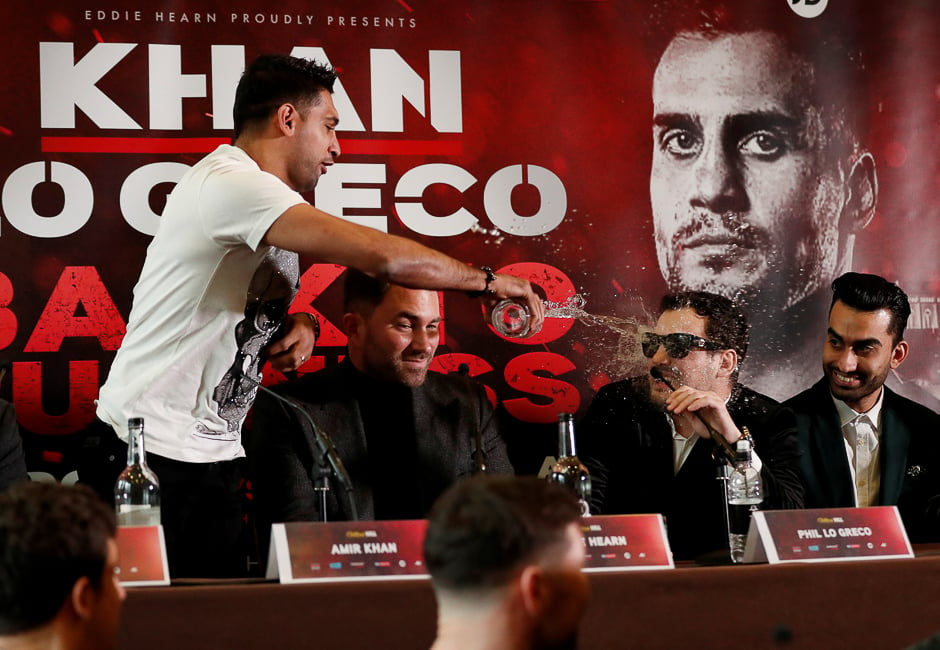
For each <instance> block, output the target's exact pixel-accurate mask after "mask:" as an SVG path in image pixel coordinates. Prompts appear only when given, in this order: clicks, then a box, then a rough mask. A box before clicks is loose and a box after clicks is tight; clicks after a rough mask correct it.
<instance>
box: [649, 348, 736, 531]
mask: <svg viewBox="0 0 940 650" xmlns="http://www.w3.org/2000/svg"><path fill="white" fill-rule="evenodd" d="M650 375H651V376H652V377H653V379H658V380H659V381H661V382H663V383H664V384H666V386H668V387H669V389H670V390H676V388H677V386H676V385H675V384H674V383H673V382H672V381H671V380H670V379H669V378H667V377H666V376H665V375H664V374H663V371H662V370H661V369H660V368H659V367H658V366H654V367H653V368H650ZM693 415H695V417H697V418H698V420H699V422H701V423H702V424H703V425H704V426H705V428H706V429H707V430H708V435H709V437H710V438H711V439H712V440H713V441H714V442H715V447H714V448H713V449H712V460H713V461H714V462H715V474H716V476H715V479H717V480H718V482H719V485H720V486H721V503H722V505H723V506H724V507H723V508H722V511H721V514H722V515H723V518H724V521H725V530H727V531H730V530H731V513H730V510H729V507H728V480H729V479H730V478H731V467H732V465H733V464H734V459H735V456H736V452H735V451H734V449H732V447H731V445H730V444H728V441H727V440H725V437H724V436H723V435H721V434H720V433H718V432H717V431H716V430H715V429H713V428H712V427H711V425H709V424H708V422H706V421H705V418H703V417H702V416H701V415H699V414H698V413H693ZM729 463H731V465H729Z"/></svg>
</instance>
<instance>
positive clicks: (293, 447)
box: [248, 269, 513, 532]
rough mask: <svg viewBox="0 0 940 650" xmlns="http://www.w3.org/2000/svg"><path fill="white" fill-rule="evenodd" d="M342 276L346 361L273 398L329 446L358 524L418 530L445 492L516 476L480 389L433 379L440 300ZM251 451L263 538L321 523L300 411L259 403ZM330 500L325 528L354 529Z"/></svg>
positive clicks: (344, 510)
mask: <svg viewBox="0 0 940 650" xmlns="http://www.w3.org/2000/svg"><path fill="white" fill-rule="evenodd" d="M346 274H347V275H346V278H345V285H344V286H345V297H344V305H343V310H344V312H345V313H344V315H343V328H344V330H345V333H346V336H347V337H348V355H347V356H346V359H344V360H343V361H342V362H341V363H340V364H339V365H338V366H336V367H333V368H328V369H324V370H321V371H319V372H315V373H311V374H308V375H305V376H304V377H302V378H300V379H299V380H296V381H291V382H286V383H284V384H281V385H279V386H277V387H276V388H275V390H276V391H277V392H278V393H279V394H280V395H282V396H284V397H287V398H289V399H290V400H292V401H294V402H295V403H296V404H299V406H300V408H301V409H303V411H305V412H306V413H307V414H309V416H310V417H311V418H312V420H313V421H314V422H315V423H316V425H317V427H318V428H320V429H321V430H322V431H323V432H324V433H326V434H327V435H328V436H329V437H330V438H332V441H333V443H334V444H335V446H336V451H337V453H338V456H339V458H340V460H341V461H342V463H343V464H344V465H345V467H346V469H347V470H348V473H349V476H350V478H351V481H352V484H353V487H354V490H353V492H354V502H355V505H356V511H357V516H358V518H359V519H361V520H376V519H379V520H383V519H384V520H387V519H421V518H424V517H425V516H427V513H428V511H429V510H430V508H431V505H432V503H433V502H434V500H435V499H436V498H437V497H438V496H439V495H440V494H441V493H442V492H443V491H444V490H445V489H446V488H447V487H448V486H449V485H450V484H451V483H453V482H454V481H455V480H457V479H458V478H461V477H464V476H469V475H471V474H472V473H474V472H475V471H477V470H478V469H479V465H481V464H485V466H486V470H487V471H489V472H493V473H500V474H511V473H512V472H513V469H512V465H511V464H510V462H509V459H508V456H507V453H506V447H505V444H504V442H503V440H502V438H501V437H500V434H499V431H498V427H497V422H496V419H495V417H494V411H493V408H492V406H491V404H490V402H489V400H488V398H487V396H486V393H485V391H484V389H483V387H482V386H480V385H478V384H476V383H473V382H471V381H470V380H468V379H467V378H466V377H458V376H447V375H443V374H440V373H436V372H428V366H429V365H430V363H431V360H432V359H433V357H434V352H435V350H436V349H437V345H438V335H439V334H438V327H439V325H440V321H441V315H440V307H439V303H438V295H437V293H436V292H434V291H418V290H412V289H406V288H404V287H401V286H398V285H393V284H389V283H388V282H385V281H382V280H377V279H375V278H372V277H369V276H367V275H366V274H364V273H361V272H359V271H356V270H353V269H349V270H348V271H347V272H346ZM478 437H479V438H480V439H481V440H482V446H483V449H482V451H483V454H482V455H479V456H478V455H477V453H476V451H477V446H476V441H477V439H478ZM248 444H249V449H248V459H249V466H250V468H251V476H252V488H253V492H254V502H255V504H256V508H257V510H258V514H259V517H258V518H259V522H260V525H261V526H262V529H261V530H262V532H263V531H264V527H266V526H267V525H268V523H269V522H283V521H303V520H313V521H316V520H319V519H320V518H321V512H320V505H319V501H318V499H319V497H318V495H317V493H316V491H315V490H314V484H313V481H312V479H311V474H312V472H313V471H314V467H315V465H316V463H317V460H318V457H319V452H318V447H317V443H316V439H315V438H314V433H313V431H312V428H311V426H310V424H309V422H308V421H307V419H306V418H305V417H303V416H302V415H300V414H299V412H298V409H296V408H293V407H291V406H289V405H286V404H284V403H282V402H279V401H277V400H276V399H274V398H272V397H271V396H269V395H265V394H261V395H260V396H259V398H258V401H257V403H256V405H255V412H254V419H253V424H252V429H251V432H250V436H249V441H248ZM332 488H333V489H332V490H330V493H329V501H328V506H327V518H328V520H331V521H332V520H341V519H350V518H351V516H350V509H349V507H348V501H347V495H346V494H345V491H344V490H343V489H342V488H341V486H340V485H338V484H336V481H333V485H332Z"/></svg>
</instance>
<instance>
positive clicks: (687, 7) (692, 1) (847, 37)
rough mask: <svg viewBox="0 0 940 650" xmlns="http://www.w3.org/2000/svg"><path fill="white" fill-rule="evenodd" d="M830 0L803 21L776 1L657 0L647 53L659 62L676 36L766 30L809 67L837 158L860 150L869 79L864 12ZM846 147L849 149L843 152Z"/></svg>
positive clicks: (815, 97)
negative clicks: (820, 11)
mask: <svg viewBox="0 0 940 650" xmlns="http://www.w3.org/2000/svg"><path fill="white" fill-rule="evenodd" d="M841 4H843V5H844V6H839V5H840V3H833V2H830V3H829V6H828V7H827V8H826V11H825V12H824V14H823V15H821V16H819V17H817V18H814V19H813V20H807V19H805V18H802V17H800V16H798V15H796V14H795V13H794V12H793V11H791V10H789V9H788V8H787V7H785V6H784V3H782V2H778V0H660V1H659V2H657V3H656V4H655V5H654V6H653V8H652V9H651V11H650V20H649V23H648V25H647V32H648V33H647V43H646V45H647V49H648V51H649V54H650V57H651V59H652V60H653V61H659V59H660V58H661V57H662V55H663V53H664V52H665V50H666V48H667V47H668V46H669V44H670V43H671V42H672V40H673V39H674V38H675V37H676V36H677V35H679V34H683V33H685V34H698V35H701V36H703V37H704V38H709V39H711V38H718V37H720V36H723V35H726V34H742V33H747V32H768V33H772V34H774V35H776V36H777V37H779V38H780V39H782V40H783V42H784V44H785V45H786V47H787V49H788V50H790V51H791V52H793V53H794V54H796V55H797V56H799V57H800V58H801V59H803V60H804V61H806V62H807V63H809V64H810V65H811V66H812V69H813V72H812V82H811V83H812V85H811V91H810V92H811V96H812V97H813V100H814V104H816V105H817V106H819V107H820V108H821V110H822V115H823V118H824V124H825V127H826V134H827V136H828V139H829V142H831V143H833V144H835V145H841V146H837V147H836V149H835V150H834V152H835V153H837V154H839V155H846V154H849V153H851V152H852V151H854V150H857V149H858V148H860V147H861V142H862V141H863V139H864V138H865V136H866V134H867V132H868V127H869V124H868V123H869V119H870V116H869V113H870V110H871V109H870V104H871V102H870V98H869V88H868V85H869V80H868V73H867V70H866V66H865V64H864V55H863V51H862V46H861V43H863V42H866V41H867V40H868V39H866V38H865V37H864V17H863V12H859V10H858V7H857V5H856V4H855V3H841ZM846 148H848V151H846Z"/></svg>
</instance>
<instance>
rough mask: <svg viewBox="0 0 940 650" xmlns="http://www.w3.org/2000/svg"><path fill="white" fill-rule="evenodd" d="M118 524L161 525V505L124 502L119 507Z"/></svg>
mask: <svg viewBox="0 0 940 650" xmlns="http://www.w3.org/2000/svg"><path fill="white" fill-rule="evenodd" d="M117 523H118V526H159V525H160V508H159V506H148V505H131V504H128V503H122V504H121V505H119V506H118V507H117Z"/></svg>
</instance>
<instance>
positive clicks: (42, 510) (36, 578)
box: [0, 483, 115, 636]
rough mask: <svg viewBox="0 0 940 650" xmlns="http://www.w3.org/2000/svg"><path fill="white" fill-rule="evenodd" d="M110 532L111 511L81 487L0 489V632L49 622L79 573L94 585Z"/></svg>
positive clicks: (27, 485) (104, 560)
mask: <svg viewBox="0 0 940 650" xmlns="http://www.w3.org/2000/svg"><path fill="white" fill-rule="evenodd" d="M114 535H115V520H114V513H113V512H112V510H111V509H110V508H109V507H107V505H106V504H105V503H104V502H102V501H101V499H99V498H98V496H97V495H96V494H95V493H94V492H93V491H92V490H91V489H89V488H88V487H86V486H83V485H76V486H63V485H58V484H50V483H24V484H21V485H18V486H16V487H14V488H11V489H10V490H8V491H7V492H4V493H2V494H0V636H7V635H13V634H18V633H22V632H26V631H29V630H32V629H35V628H38V627H40V626H42V625H44V624H45V623H47V622H49V621H51V620H52V619H53V618H54V617H55V615H56V614H57V613H58V611H59V610H60V608H61V607H62V605H63V603H64V602H65V600H66V598H67V597H68V596H69V594H70V592H71V590H72V586H73V585H74V584H75V583H76V581H78V579H79V578H81V577H83V576H87V577H88V579H89V580H90V581H91V583H92V585H93V586H95V588H98V587H100V586H101V577H102V574H103V572H104V567H105V565H106V563H107V557H108V540H109V539H112V538H113V537H114Z"/></svg>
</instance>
